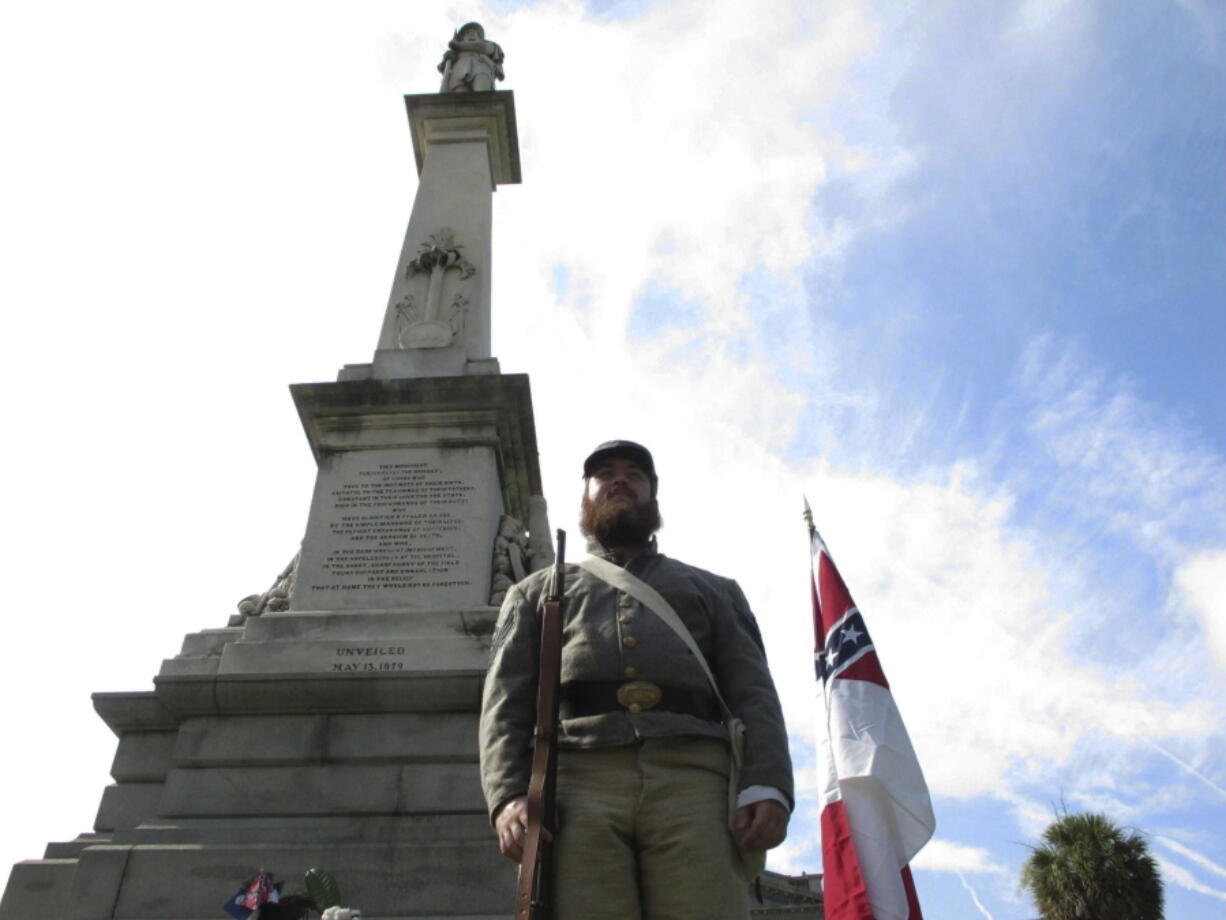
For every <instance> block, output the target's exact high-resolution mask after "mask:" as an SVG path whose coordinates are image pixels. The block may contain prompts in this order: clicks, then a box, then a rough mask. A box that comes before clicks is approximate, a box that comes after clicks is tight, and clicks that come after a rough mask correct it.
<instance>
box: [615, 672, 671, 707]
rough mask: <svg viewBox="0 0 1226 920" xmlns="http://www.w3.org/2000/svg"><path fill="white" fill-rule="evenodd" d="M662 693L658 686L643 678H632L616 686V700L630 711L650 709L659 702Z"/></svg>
mask: <svg viewBox="0 0 1226 920" xmlns="http://www.w3.org/2000/svg"><path fill="white" fill-rule="evenodd" d="M663 695H664V692H663V691H662V690H661V689H660V688H659V687H657V686H656V685H655V684H652V683H648V682H647V681H645V680H633V681H631V682H630V683H628V684H622V685H621V686H620V687H618V688H617V702H619V703H621V704H622V705H623V706H625V707H626V708H627V709H629V710H630V711H631V712H640V711H641V710H644V709H650V708H651V707H652V706H654V705H655V704H656V703H658V702H660V697H661V696H663Z"/></svg>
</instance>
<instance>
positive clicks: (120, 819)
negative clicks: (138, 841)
mask: <svg viewBox="0 0 1226 920" xmlns="http://www.w3.org/2000/svg"><path fill="white" fill-rule="evenodd" d="M161 797H162V784H161V783H116V784H115V785H113V786H107V787H106V788H105V789H104V790H102V803H101V804H100V805H99V806H98V816H97V817H96V818H95V819H94V830H96V831H101V832H106V831H113V830H115V829H116V828H121V827H136V825H138V824H140V823H141V822H142V821H144V820H145V819H146V818H151V817H153V816H154V815H156V814H157V813H158V802H159V800H160V799H161Z"/></svg>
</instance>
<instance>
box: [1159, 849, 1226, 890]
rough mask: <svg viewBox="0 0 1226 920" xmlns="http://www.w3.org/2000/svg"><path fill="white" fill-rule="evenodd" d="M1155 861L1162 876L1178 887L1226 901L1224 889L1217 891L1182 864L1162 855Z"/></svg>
mask: <svg viewBox="0 0 1226 920" xmlns="http://www.w3.org/2000/svg"><path fill="white" fill-rule="evenodd" d="M1157 862H1158V867H1159V868H1160V869H1161V870H1162V875H1163V877H1164V878H1165V879H1166V880H1167V881H1170V882H1174V883H1175V884H1176V885H1178V886H1179V887H1180V888H1186V889H1187V890H1188V891H1194V892H1196V893H1197V894H1203V895H1206V896H1208V897H1211V898H1216V899H1217V900H1219V901H1226V891H1219V890H1218V889H1216V888H1213V887H1211V886H1209V885H1206V884H1205V883H1204V882H1201V881H1199V880H1198V879H1197V878H1196V876H1194V875H1193V874H1192V873H1191V872H1189V871H1188V870H1187V869H1185V868H1184V867H1183V866H1180V865H1178V864H1176V863H1173V862H1171V861H1170V860H1169V859H1166V858H1164V857H1162V856H1159V857H1157Z"/></svg>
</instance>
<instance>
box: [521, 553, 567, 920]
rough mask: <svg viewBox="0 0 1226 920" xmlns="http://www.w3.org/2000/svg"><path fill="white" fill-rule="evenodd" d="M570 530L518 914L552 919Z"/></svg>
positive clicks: (544, 661)
mask: <svg viewBox="0 0 1226 920" xmlns="http://www.w3.org/2000/svg"><path fill="white" fill-rule="evenodd" d="M565 560H566V531H564V530H559V531H558V556H557V560H556V561H555V563H554V569H553V583H552V584H551V585H550V590H549V597H548V598H547V599H546V601H545V613H544V616H543V617H542V618H541V660H540V670H539V676H538V681H537V687H536V730H535V732H534V735H535V739H536V743H535V745H534V747H533V748H532V778H531V780H530V781H529V783H528V802H527V810H528V830H527V833H526V834H525V836H524V852H523V856H521V857H520V861H519V883H518V885H517V886H516V890H515V920H550V918H551V917H552V915H553V899H552V897H551V892H550V883H551V882H552V875H553V873H552V871H551V870H552V862H553V859H552V853H551V852H550V851H551V844H549V843H546V842H545V839H544V836H543V835H542V833H541V831H542V830H548V832H549V833H551V834H552V833H555V832H556V831H557V821H556V820H555V817H556V814H555V812H556V810H557V809H556V803H557V773H558V747H557V735H558V688H559V685H560V683H561V679H562V592H563V591H564V590H565V587H566V579H565V576H566V570H565V565H566V563H565Z"/></svg>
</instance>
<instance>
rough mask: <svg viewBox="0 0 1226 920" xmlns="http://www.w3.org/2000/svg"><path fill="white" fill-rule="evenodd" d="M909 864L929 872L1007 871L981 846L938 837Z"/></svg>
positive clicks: (927, 844)
mask: <svg viewBox="0 0 1226 920" xmlns="http://www.w3.org/2000/svg"><path fill="white" fill-rule="evenodd" d="M911 865H912V866H913V867H915V868H916V869H927V870H928V871H930V872H957V873H963V872H970V873H989V874H1003V873H1005V872H1007V871H1008V870H1007V869H1006V868H1005V867H1004V866H1002V865H1000V864H999V863H996V862H993V861H992V854H991V853H989V852H988V851H987V850H985V849H984V848H983V847H976V846H968V845H967V844H964V843H955V842H954V841H952V840H945V839H942V838H940V837H934V838H933V839H932V840H929V841H928V843H926V844H925V845H924V848H923V849H922V850H920V851H919V854H918V855H917V856H916V857H915V859H913V860H912V861H911Z"/></svg>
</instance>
